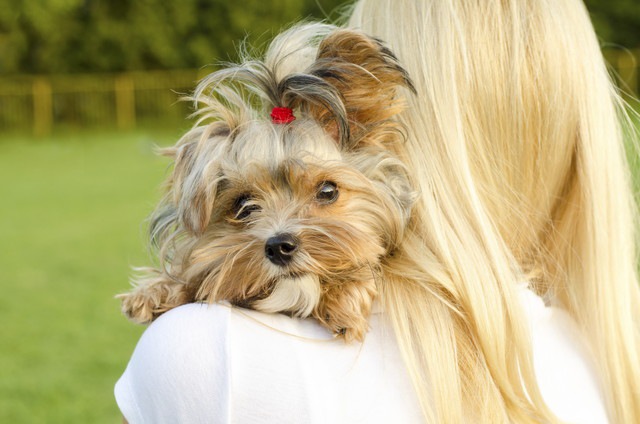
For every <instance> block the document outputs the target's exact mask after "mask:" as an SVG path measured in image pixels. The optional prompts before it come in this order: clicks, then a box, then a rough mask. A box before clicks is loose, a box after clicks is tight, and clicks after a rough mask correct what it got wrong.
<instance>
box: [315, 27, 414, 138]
mask: <svg viewBox="0 0 640 424" xmlns="http://www.w3.org/2000/svg"><path fill="white" fill-rule="evenodd" d="M311 73H312V74H313V75H315V76H318V77H320V78H322V79H323V80H324V81H326V82H327V83H328V84H329V85H330V86H332V87H334V88H335V89H336V90H337V91H338V92H339V93H340V94H341V96H342V99H343V103H344V109H345V111H346V119H347V121H348V131H349V134H341V133H343V132H345V131H344V130H342V129H341V126H340V124H339V122H338V121H339V119H336V116H335V115H336V113H335V111H332V110H330V109H327V108H324V107H320V106H311V107H310V108H309V111H310V113H311V115H312V116H313V117H314V118H315V119H316V120H317V121H319V122H321V123H323V125H324V126H325V129H326V130H327V131H328V132H329V133H330V134H333V135H334V136H335V138H337V139H338V140H339V141H340V142H341V143H346V146H344V147H348V148H355V147H357V146H359V145H361V144H363V143H364V144H383V143H384V139H385V135H388V134H389V130H390V129H392V128H390V127H393V125H385V124H386V123H389V119H390V118H391V117H393V116H394V115H396V114H398V113H399V112H400V111H401V110H402V108H403V105H402V102H400V101H398V99H397V89H398V87H400V86H404V87H406V88H408V89H409V90H411V91H412V92H414V93H415V88H414V86H413V83H412V82H411V80H410V78H409V76H408V75H407V72H406V71H405V70H404V69H403V68H402V67H401V66H400V64H399V63H398V60H397V58H396V57H395V56H394V54H393V53H392V52H391V51H390V50H389V49H387V48H386V47H385V46H384V45H383V44H382V42H381V41H380V40H378V39H375V38H372V37H369V36H367V35H365V34H363V33H361V32H358V31H355V30H348V29H341V30H336V31H334V32H332V33H331V34H330V35H328V36H327V37H326V38H324V39H323V40H322V42H321V43H320V45H319V47H318V55H317V60H316V62H315V64H314V65H313V66H312V69H311ZM392 132H393V131H392Z"/></svg>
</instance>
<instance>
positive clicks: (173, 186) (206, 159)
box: [163, 122, 231, 235]
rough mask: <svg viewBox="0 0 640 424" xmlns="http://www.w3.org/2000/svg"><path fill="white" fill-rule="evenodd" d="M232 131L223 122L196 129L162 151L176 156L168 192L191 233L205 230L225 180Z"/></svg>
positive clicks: (196, 233)
mask: <svg viewBox="0 0 640 424" xmlns="http://www.w3.org/2000/svg"><path fill="white" fill-rule="evenodd" d="M230 134H231V130H230V129H229V128H228V127H227V126H226V125H225V124H224V123H222V122H217V123H214V124H210V125H209V126H207V127H200V128H194V129H192V130H191V131H190V132H189V133H187V134H186V135H185V137H184V138H183V140H181V141H180V142H179V143H178V144H177V145H176V147H172V148H170V149H165V150H164V151H163V154H165V155H167V156H171V157H173V158H174V167H173V173H172V175H171V177H170V178H169V181H168V183H169V190H170V192H169V195H170V196H171V203H173V205H174V206H175V208H176V214H177V219H178V222H179V223H180V224H181V225H182V226H183V227H184V228H185V229H186V230H187V231H189V232H190V233H192V234H195V235H199V234H202V233H203V232H204V230H205V229H206V228H207V225H208V224H209V220H210V219H211V213H212V210H213V205H214V201H215V198H216V195H217V194H218V190H219V188H220V183H221V181H222V179H223V175H222V167H221V161H222V158H223V156H224V155H225V153H226V152H227V150H228V147H229V143H230V140H229V138H230Z"/></svg>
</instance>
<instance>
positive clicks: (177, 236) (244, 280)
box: [119, 24, 416, 341]
mask: <svg viewBox="0 0 640 424" xmlns="http://www.w3.org/2000/svg"><path fill="white" fill-rule="evenodd" d="M400 87H403V89H404V90H406V91H407V92H409V91H413V92H415V90H414V88H413V84H412V82H411V80H410V78H409V76H408V75H407V73H406V72H405V70H404V69H403V68H402V67H401V66H400V64H399V63H398V61H397V59H396V57H395V56H394V55H393V53H392V52H390V51H389V50H388V49H387V48H386V47H385V46H384V45H383V43H382V42H381V41H380V40H378V39H375V38H372V37H369V36H367V35H365V34H363V33H361V32H358V31H355V30H348V29H338V28H335V27H331V26H328V25H321V24H307V25H301V26H297V27H293V28H291V29H289V30H287V31H285V32H284V33H282V34H281V35H279V36H278V37H276V38H275V39H274V41H273V42H272V44H271V45H270V47H269V49H268V50H267V53H266V56H265V59H264V60H262V61H258V60H250V59H247V60H245V61H244V62H243V63H242V64H240V65H235V66H229V67H226V68H224V69H221V70H219V71H216V72H214V73H212V74H211V75H210V76H208V77H206V78H205V79H204V80H203V81H202V82H201V83H200V84H199V86H198V88H197V89H196V91H195V93H194V95H193V96H192V100H194V102H195V104H196V107H197V112H196V116H197V117H198V119H197V122H196V124H195V126H194V127H193V128H192V129H191V130H190V131H188V132H187V133H186V134H185V135H184V136H183V137H182V138H181V139H180V140H179V141H178V143H177V144H176V145H175V146H174V147H171V148H167V149H164V150H163V151H162V153H163V154H164V155H167V156H169V157H171V158H172V159H173V168H172V171H171V173H170V175H169V177H168V181H167V183H166V194H165V196H164V198H163V199H162V200H161V201H160V204H159V206H158V208H157V209H156V211H155V212H154V214H153V215H152V217H151V219H150V238H151V243H152V245H153V246H155V248H156V251H157V255H158V258H159V266H158V267H157V268H144V269H142V272H143V276H142V277H140V278H138V279H136V280H135V281H134V283H133V285H134V288H133V290H132V291H131V292H129V293H126V294H122V295H119V297H120V299H121V300H122V309H123V312H124V313H125V315H127V317H129V318H130V319H131V320H133V321H135V322H138V323H149V322H151V321H153V320H154V319H155V318H157V317H158V316H159V315H161V314H162V313H164V312H166V311H168V310H170V309H172V308H175V307H177V306H179V305H182V304H185V303H190V302H216V301H228V302H230V303H231V304H232V305H236V306H240V307H246V308H251V309H255V310H258V311H263V312H268V313H286V314H289V315H291V316H295V317H314V318H316V319H317V320H318V321H319V322H320V323H321V324H322V325H323V326H325V327H326V328H327V329H329V330H330V331H331V332H332V333H334V334H335V335H336V336H338V337H344V339H345V340H346V341H352V340H358V341H361V340H363V339H364V337H365V335H366V332H367V329H368V324H367V322H368V318H369V315H370V313H371V307H372V303H373V301H374V299H375V298H376V295H377V294H378V287H377V283H376V282H377V281H379V279H381V278H385V272H386V271H385V269H389V268H393V267H394V257H395V253H396V252H397V250H398V248H399V247H400V246H401V244H402V241H403V238H404V234H405V233H406V232H407V231H409V228H408V223H409V219H410V216H411V208H412V205H413V203H414V201H415V197H416V194H415V192H414V189H413V188H412V184H411V183H410V179H409V177H408V175H407V172H406V168H405V166H404V164H403V163H402V161H401V160H400V159H399V158H398V157H396V155H395V153H394V152H395V151H396V150H397V149H396V147H397V146H398V144H399V143H402V141H403V139H404V136H403V131H402V128H401V126H400V125H399V124H398V123H397V122H396V121H395V120H394V119H393V118H394V116H395V115H396V114H398V113H399V112H401V111H402V109H403V107H404V106H403V102H402V101H401V96H399V95H398V91H399V90H400Z"/></svg>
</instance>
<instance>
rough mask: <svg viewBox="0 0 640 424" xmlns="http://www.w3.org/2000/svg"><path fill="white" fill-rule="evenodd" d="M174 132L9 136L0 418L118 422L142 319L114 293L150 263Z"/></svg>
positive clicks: (2, 172) (1, 228) (2, 174)
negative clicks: (154, 213) (151, 228)
mask: <svg viewBox="0 0 640 424" xmlns="http://www.w3.org/2000/svg"><path fill="white" fill-rule="evenodd" d="M175 136H176V134H159V135H158V134H156V135H154V136H152V135H150V134H145V133H143V132H137V133H131V134H118V133H102V134H86V135H74V136H70V137H56V138H52V139H40V140H28V139H27V140H25V139H19V138H11V139H7V138H6V137H5V138H3V139H1V140H0V146H1V148H2V154H1V155H0V180H1V181H2V183H1V184H0V199H1V202H2V207H1V208H0V234H2V245H1V246H2V247H1V249H2V252H1V253H0V288H1V289H2V293H3V295H2V297H0V320H1V321H2V322H3V325H2V330H1V332H0V334H1V336H2V345H3V348H2V349H1V350H0V422H6V423H8V422H16V423H18V422H19V423H25V422H34V423H35V422H61V423H62V422H74V423H75V422H78V423H80V422H82V423H113V422H119V420H120V418H119V416H120V415H119V412H118V410H117V407H116V405H115V402H114V400H113V395H112V389H113V385H114V383H115V381H116V379H117V378H118V376H119V375H120V374H121V372H122V371H123V369H124V366H125V365H126V363H127V360H128V357H129V356H130V354H131V351H132V349H133V347H134V345H135V342H136V340H137V338H138V337H139V335H140V333H141V331H142V329H143V328H142V327H137V326H134V325H133V324H130V323H129V322H128V321H127V320H126V319H125V318H124V317H122V316H121V314H120V311H119V304H118V302H117V301H116V300H115V299H114V298H113V296H114V295H115V294H116V293H118V292H122V291H124V290H127V289H128V275H129V272H130V266H131V265H142V264H146V263H148V260H147V254H146V251H145V247H144V237H143V233H144V226H143V225H142V222H143V220H144V218H145V217H146V216H147V215H148V214H149V212H150V211H151V210H152V208H153V206H154V203H155V202H156V200H157V198H158V196H159V185H160V183H161V181H162V179H163V177H164V174H165V172H166V168H167V164H168V162H167V160H165V159H162V158H157V157H155V156H154V155H153V154H152V145H153V143H160V144H166V143H168V142H170V141H173V140H175Z"/></svg>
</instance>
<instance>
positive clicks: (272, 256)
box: [264, 234, 298, 266]
mask: <svg viewBox="0 0 640 424" xmlns="http://www.w3.org/2000/svg"><path fill="white" fill-rule="evenodd" d="M296 250H298V240H296V238H295V237H294V236H292V235H291V234H278V235H276V236H274V237H271V238H270V239H269V240H267V243H266V244H265V246H264V254H265V255H266V256H267V258H268V259H269V260H270V261H271V262H273V263H274V264H276V265H280V266H285V265H286V264H288V263H289V262H291V259H293V255H294V253H295V252H296Z"/></svg>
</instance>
